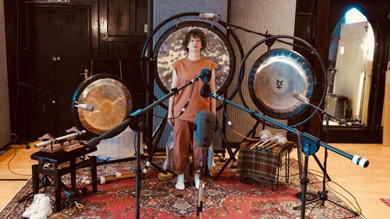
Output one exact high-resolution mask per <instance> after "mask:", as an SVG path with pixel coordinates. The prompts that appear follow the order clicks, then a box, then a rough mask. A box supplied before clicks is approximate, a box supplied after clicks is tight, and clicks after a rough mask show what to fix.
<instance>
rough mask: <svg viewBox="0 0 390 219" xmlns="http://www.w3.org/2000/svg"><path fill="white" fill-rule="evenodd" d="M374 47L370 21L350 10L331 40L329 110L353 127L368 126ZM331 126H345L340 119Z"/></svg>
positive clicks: (331, 123)
mask: <svg viewBox="0 0 390 219" xmlns="http://www.w3.org/2000/svg"><path fill="white" fill-rule="evenodd" d="M374 48H375V38H374V31H373V29H372V26H371V24H370V23H369V22H368V20H367V18H366V17H365V16H364V15H363V14H362V13H361V12H360V11H359V10H357V9H356V8H352V9H350V10H348V11H347V12H346V13H345V15H344V16H343V17H342V18H341V19H340V21H339V22H338V24H337V25H336V27H335V29H334V31H333V34H332V37H331V41H330V49H329V57H328V58H329V59H328V60H329V63H328V72H327V74H328V87H327V91H328V94H327V96H326V100H325V111H327V112H328V113H329V114H331V115H334V116H335V117H336V118H337V119H338V120H340V121H342V122H345V123H347V124H349V125H350V126H352V127H356V126H363V127H366V126H367V125H368V114H369V112H368V109H369V107H368V106H369V100H370V89H371V82H372V80H371V79H372V73H373V71H372V70H373V57H374V55H373V54H374ZM325 122H326V121H325V120H324V124H325ZM329 124H330V125H331V126H345V125H344V124H343V123H341V122H339V121H337V120H332V121H329Z"/></svg>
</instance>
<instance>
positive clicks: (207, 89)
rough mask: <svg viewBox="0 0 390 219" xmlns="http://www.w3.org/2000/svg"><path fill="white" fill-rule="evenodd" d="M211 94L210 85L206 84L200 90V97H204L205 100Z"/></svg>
mask: <svg viewBox="0 0 390 219" xmlns="http://www.w3.org/2000/svg"><path fill="white" fill-rule="evenodd" d="M210 93H211V89H210V85H208V84H204V85H203V86H202V87H201V88H200V96H202V97H203V98H207V97H209V96H210Z"/></svg>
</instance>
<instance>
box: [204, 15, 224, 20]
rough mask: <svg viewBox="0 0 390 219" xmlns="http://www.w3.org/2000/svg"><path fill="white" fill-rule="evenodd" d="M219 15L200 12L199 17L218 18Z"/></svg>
mask: <svg viewBox="0 0 390 219" xmlns="http://www.w3.org/2000/svg"><path fill="white" fill-rule="evenodd" d="M220 17H221V16H220V15H219V14H214V13H200V14H199V18H200V19H207V20H219V18H220Z"/></svg>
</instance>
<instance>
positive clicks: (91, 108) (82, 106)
mask: <svg viewBox="0 0 390 219" xmlns="http://www.w3.org/2000/svg"><path fill="white" fill-rule="evenodd" d="M74 106H75V107H77V108H79V109H83V110H87V111H93V110H94V107H93V106H92V105H88V104H84V103H81V104H75V105H74Z"/></svg>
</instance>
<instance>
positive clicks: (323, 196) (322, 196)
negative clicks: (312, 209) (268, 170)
mask: <svg viewBox="0 0 390 219" xmlns="http://www.w3.org/2000/svg"><path fill="white" fill-rule="evenodd" d="M298 100H299V99H298ZM299 101H301V100H299ZM301 102H302V103H304V104H307V105H309V106H311V107H313V108H315V109H317V110H319V111H321V113H322V114H323V115H325V121H326V123H325V133H326V135H328V134H329V120H330V118H332V119H334V120H336V121H338V122H340V123H342V124H344V125H346V126H349V124H348V123H346V122H344V121H342V120H340V119H338V118H336V117H335V116H333V115H331V114H329V113H328V112H326V111H325V110H323V109H321V108H319V107H317V106H315V105H313V104H311V103H310V102H309V101H308V100H307V101H301ZM315 158H316V157H315ZM317 159H318V158H317ZM327 160H328V149H327V148H325V151H324V163H323V166H322V168H321V169H322V172H323V179H322V192H321V193H319V196H318V198H315V199H313V200H311V201H309V202H307V203H306V205H308V204H311V203H314V202H316V201H319V200H321V204H322V206H324V205H325V201H329V202H330V203H332V204H334V205H337V206H339V207H340V208H343V209H345V210H347V211H349V212H351V213H352V214H354V215H355V216H358V215H359V213H358V212H356V211H354V210H352V209H349V208H347V207H345V206H342V205H340V204H338V203H336V202H334V201H332V200H329V199H328V194H327V193H328V191H327V190H326V179H328V181H332V180H331V179H330V177H329V175H328V173H327V168H326V167H327ZM316 161H317V160H316ZM317 162H319V161H317ZM298 208H300V206H295V207H293V209H294V210H297V209H298Z"/></svg>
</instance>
